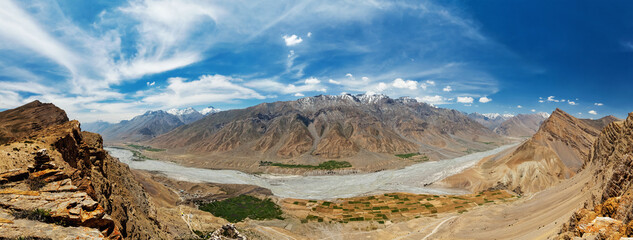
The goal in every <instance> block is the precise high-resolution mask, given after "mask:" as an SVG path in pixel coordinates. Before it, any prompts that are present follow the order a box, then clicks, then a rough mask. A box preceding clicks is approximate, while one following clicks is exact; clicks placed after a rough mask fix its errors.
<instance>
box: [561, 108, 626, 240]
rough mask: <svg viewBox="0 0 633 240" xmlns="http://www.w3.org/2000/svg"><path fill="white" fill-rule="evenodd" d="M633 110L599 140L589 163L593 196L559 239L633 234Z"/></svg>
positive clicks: (572, 219)
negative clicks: (632, 168) (632, 167)
mask: <svg viewBox="0 0 633 240" xmlns="http://www.w3.org/2000/svg"><path fill="white" fill-rule="evenodd" d="M632 165H633V113H629V116H628V118H627V119H626V120H624V121H618V122H613V123H610V124H609V125H607V127H605V128H604V130H602V132H601V134H600V136H599V137H598V138H597V139H596V141H595V143H594V145H593V147H592V149H591V152H590V156H589V161H588V162H587V164H586V171H591V172H592V173H593V180H592V181H591V183H592V184H591V185H589V186H587V187H586V188H585V191H590V192H591V193H592V198H591V200H590V201H589V202H587V203H585V207H584V208H582V209H580V210H578V211H577V212H576V213H575V214H574V215H573V216H572V217H571V219H570V220H569V222H568V223H566V224H565V225H564V226H563V227H562V229H561V232H560V235H559V237H558V238H559V239H572V238H574V237H582V238H584V239H588V238H596V239H620V238H621V237H632V236H633V222H632V221H631V220H633V187H632V183H633V174H632V172H633V171H632V170H631V166H632Z"/></svg>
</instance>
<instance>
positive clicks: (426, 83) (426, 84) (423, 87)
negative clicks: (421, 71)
mask: <svg viewBox="0 0 633 240" xmlns="http://www.w3.org/2000/svg"><path fill="white" fill-rule="evenodd" d="M428 86H435V81H431V80H426V81H425V82H423V83H422V84H420V88H422V89H424V90H426V88H427V87H428Z"/></svg>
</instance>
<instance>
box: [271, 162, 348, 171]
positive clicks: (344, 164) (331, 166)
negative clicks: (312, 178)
mask: <svg viewBox="0 0 633 240" xmlns="http://www.w3.org/2000/svg"><path fill="white" fill-rule="evenodd" d="M259 165H260V166H276V167H282V168H308V169H322V170H332V169H339V168H348V167H352V164H351V163H349V162H346V161H334V160H330V161H327V162H323V163H320V164H319V165H306V164H285V163H274V162H260V164H259Z"/></svg>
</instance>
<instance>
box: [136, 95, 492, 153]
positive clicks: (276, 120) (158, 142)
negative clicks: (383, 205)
mask: <svg viewBox="0 0 633 240" xmlns="http://www.w3.org/2000/svg"><path fill="white" fill-rule="evenodd" d="M500 139H501V137H500V136H498V135H497V134H495V133H493V132H492V131H491V130H489V129H487V128H486V127H484V126H482V125H481V124H478V123H476V122H474V121H473V120H471V119H469V118H468V117H466V116H465V115H464V114H462V113H460V112H458V111H454V110H448V109H439V108H435V107H432V106H430V105H427V104H424V103H418V102H417V101H415V100H412V99H407V98H401V99H390V98H388V97H386V96H383V95H356V96H353V95H341V96H316V97H307V98H303V99H299V100H297V101H289V102H275V103H264V104H260V105H257V106H254V107H250V108H246V109H239V110H230V111H223V112H219V113H216V114H214V115H213V116H212V117H206V118H203V119H201V120H199V121H197V122H194V123H192V124H188V125H184V126H181V127H178V128H176V129H174V130H173V131H171V132H169V133H167V134H164V135H161V136H158V137H157V138H155V139H152V140H150V141H148V142H147V143H148V144H151V145H153V146H156V147H160V148H167V149H181V150H183V151H186V152H198V153H205V154H211V155H213V154H223V155H222V156H225V157H233V156H249V157H252V156H259V157H262V158H264V159H275V158H281V159H287V158H297V157H299V156H303V157H306V156H310V157H316V158H328V159H331V158H345V157H353V156H356V155H357V154H359V153H361V152H368V153H386V154H394V153H412V152H425V151H428V152H429V153H430V154H433V155H432V156H431V158H435V159H438V158H446V157H450V156H459V155H464V154H465V153H466V152H469V151H471V150H473V149H474V150H483V149H490V148H492V147H494V145H490V143H500V142H501V141H502V140H500ZM383 157H384V156H383Z"/></svg>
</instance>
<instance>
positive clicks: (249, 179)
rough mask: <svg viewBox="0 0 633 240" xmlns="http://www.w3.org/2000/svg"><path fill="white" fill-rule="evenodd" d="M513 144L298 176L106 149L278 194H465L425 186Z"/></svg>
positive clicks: (186, 177)
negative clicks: (402, 164)
mask: <svg viewBox="0 0 633 240" xmlns="http://www.w3.org/2000/svg"><path fill="white" fill-rule="evenodd" d="M516 145H517V144H510V145H505V146H501V147H499V148H496V149H493V150H489V151H485V152H478V153H473V154H469V155H466V156H462V157H458V158H453V159H446V160H440V161H434V162H423V163H418V164H414V165H411V166H408V167H406V168H402V169H395V170H384V171H380V172H372V173H363V174H352V175H326V176H297V175H270V174H257V175H255V174H248V173H244V172H240V171H236V170H212V169H204V168H191V167H185V166H181V165H178V164H176V163H172V162H165V161H157V160H145V161H132V152H130V151H128V150H125V149H118V148H109V147H106V148H105V149H106V150H107V151H108V152H110V155H112V156H114V157H116V158H118V159H119V161H121V162H123V163H126V164H128V165H129V166H130V168H132V169H140V170H147V171H157V172H161V173H164V174H165V175H167V176H168V177H170V178H174V179H177V180H183V181H190V182H211V183H225V184H251V185H256V186H260V187H263V188H267V189H270V190H271V191H272V192H273V194H274V195H275V196H278V197H283V198H301V199H334V198H346V197H355V196H359V195H364V194H369V193H382V192H408V193H416V194H464V193H467V192H465V191H459V190H454V189H439V188H431V187H425V186H424V185H425V184H429V183H433V182H436V181H439V180H442V179H444V178H446V177H448V176H451V175H454V174H457V173H460V172H461V171H463V170H465V169H467V168H470V167H472V166H474V165H475V164H476V163H477V162H478V161H479V160H481V159H482V158H484V157H487V156H490V155H493V154H496V153H499V152H501V151H503V150H506V149H508V148H511V147H513V146H516Z"/></svg>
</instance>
